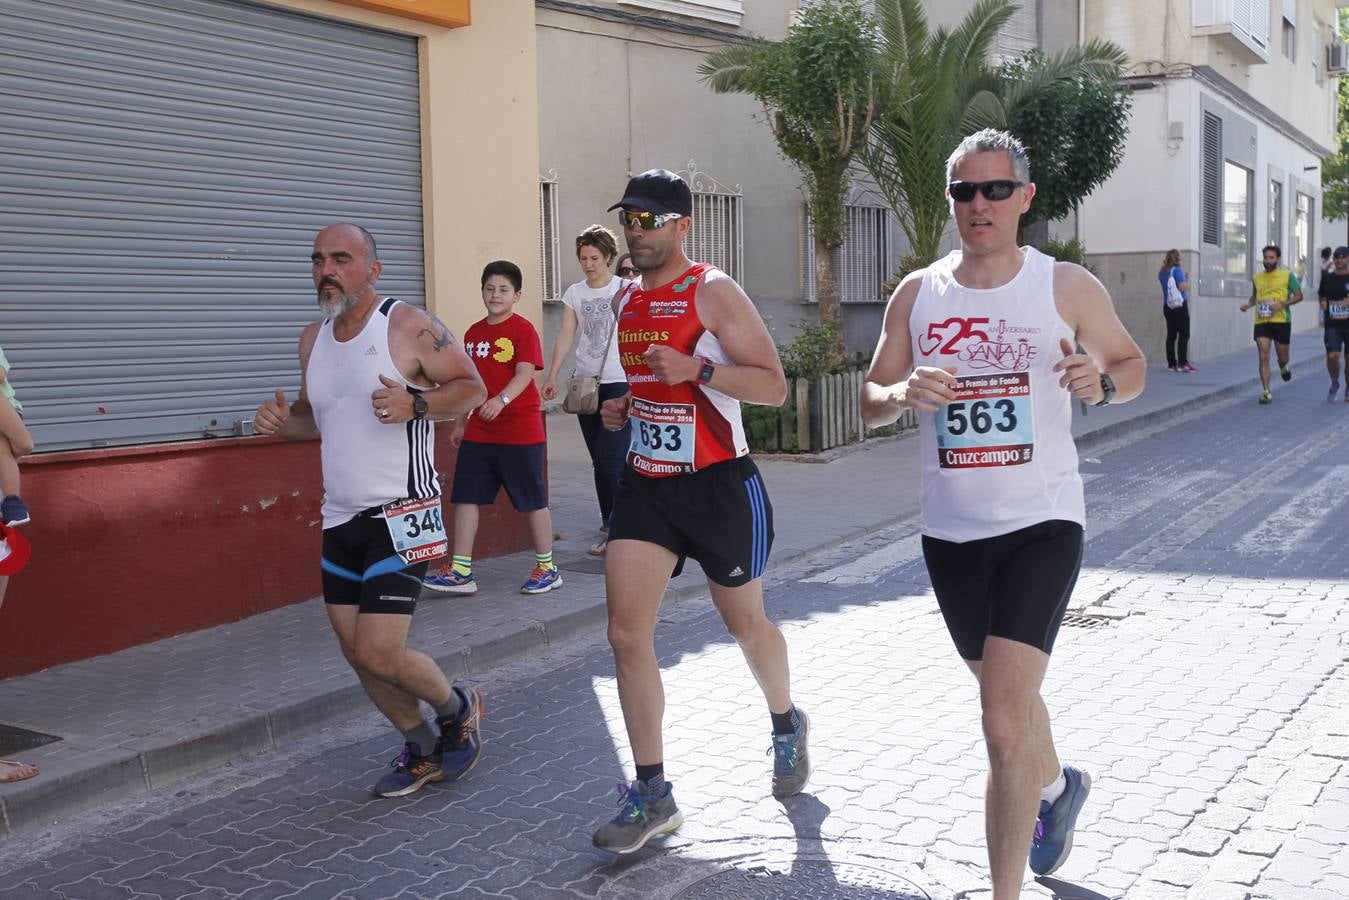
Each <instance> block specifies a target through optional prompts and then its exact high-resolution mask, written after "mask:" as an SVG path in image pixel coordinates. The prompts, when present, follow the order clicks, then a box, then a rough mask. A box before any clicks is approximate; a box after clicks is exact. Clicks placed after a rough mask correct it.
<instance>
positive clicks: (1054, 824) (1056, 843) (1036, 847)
mask: <svg viewBox="0 0 1349 900" xmlns="http://www.w3.org/2000/svg"><path fill="white" fill-rule="evenodd" d="M1063 777H1064V779H1065V780H1066V781H1067V782H1068V784H1067V786H1066V787H1065V788H1064V789H1063V793H1062V794H1060V795H1059V799H1057V800H1055V801H1054V804H1053V805H1052V806H1051V805H1050V804H1048V803H1046V802H1045V801H1043V800H1041V801H1040V817H1039V818H1038V819H1036V820H1035V837H1034V838H1032V839H1031V844H1030V870H1031V871H1032V872H1034V873H1035V874H1036V875H1048V874H1050V873H1051V872H1054V871H1055V870H1057V869H1058V867H1059V866H1061V865H1063V863H1064V861H1065V860H1066V859H1067V858H1068V851H1070V850H1072V849H1073V826H1074V825H1076V824H1077V814H1078V813H1080V812H1081V811H1082V804H1083V803H1086V802H1087V794H1088V793H1089V792H1090V791H1091V776H1090V775H1088V774H1087V773H1086V772H1083V771H1082V770H1081V769H1075V768H1073V767H1072V766H1064V767H1063Z"/></svg>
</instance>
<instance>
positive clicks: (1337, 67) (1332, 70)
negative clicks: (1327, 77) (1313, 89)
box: [1326, 41, 1349, 75]
mask: <svg viewBox="0 0 1349 900" xmlns="http://www.w3.org/2000/svg"><path fill="white" fill-rule="evenodd" d="M1326 72H1327V73H1329V74H1331V75H1344V74H1349V45H1346V44H1344V43H1342V42H1340V41H1331V42H1330V45H1329V46H1328V47H1326Z"/></svg>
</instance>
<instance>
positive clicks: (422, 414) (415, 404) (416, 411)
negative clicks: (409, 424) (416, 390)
mask: <svg viewBox="0 0 1349 900" xmlns="http://www.w3.org/2000/svg"><path fill="white" fill-rule="evenodd" d="M424 418H426V398H425V397H423V396H422V395H421V394H413V395H412V419H413V421H414V422H420V421H421V420H422V419H424Z"/></svg>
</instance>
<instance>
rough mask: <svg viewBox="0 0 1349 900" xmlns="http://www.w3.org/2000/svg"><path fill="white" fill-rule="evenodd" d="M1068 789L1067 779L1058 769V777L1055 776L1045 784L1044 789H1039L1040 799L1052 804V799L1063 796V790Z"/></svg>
mask: <svg viewBox="0 0 1349 900" xmlns="http://www.w3.org/2000/svg"><path fill="white" fill-rule="evenodd" d="M1067 789H1068V779H1067V778H1065V777H1064V775H1063V770H1062V769H1060V770H1059V777H1058V778H1055V779H1054V780H1053V781H1051V782H1050V783H1049V784H1047V785H1045V787H1044V790H1042V791H1040V799H1041V800H1043V801H1044V802H1046V803H1048V804H1049V805H1050V806H1053V805H1054V801H1056V800H1058V799H1059V798H1060V797H1062V796H1063V792H1064V791H1065V790H1067Z"/></svg>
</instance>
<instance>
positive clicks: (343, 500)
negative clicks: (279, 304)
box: [305, 298, 440, 528]
mask: <svg viewBox="0 0 1349 900" xmlns="http://www.w3.org/2000/svg"><path fill="white" fill-rule="evenodd" d="M399 302H400V301H398V300H394V299H393V298H388V299H386V300H384V301H383V302H382V303H380V305H379V307H378V308H377V309H376V310H375V312H374V314H372V315H371V316H370V318H369V319H367V320H366V323H365V327H364V328H362V329H361V332H360V333H359V334H357V335H356V336H355V337H354V338H350V339H349V340H346V341H341V342H339V341H337V340H336V339H335V338H334V337H333V320H332V319H324V320H323V323H322V324H321V325H320V326H319V332H318V336H317V337H316V338H315V339H314V347H313V349H312V350H311V351H310V353H309V363H308V364H307V365H306V366H305V387H306V389H307V391H308V397H309V404H310V406H311V407H313V410H314V424H315V425H316V426H317V427H318V430H319V432H320V433H321V434H322V435H323V441H322V443H321V445H320V455H321V457H322V460H323V527H324V528H332V527H334V526H336V525H341V524H342V523H343V522H347V521H350V520H351V519H352V517H354V516H356V515H357V514H358V513H361V512H364V511H365V510H368V509H371V508H372V507H376V506H383V505H384V504H386V503H388V502H390V501H392V500H403V499H406V498H409V497H416V498H425V497H435V496H437V495H439V494H440V482H439V480H438V479H437V477H436V465H435V461H434V460H433V459H432V457H431V437H432V430H431V429H432V428H433V425H432V423H431V422H430V421H429V420H428V419H426V418H421V419H414V420H412V421H410V422H407V423H406V424H405V425H404V426H403V427H402V428H391V427H389V426H388V425H385V424H383V423H382V422H381V421H380V419H379V418H376V417H375V416H372V415H371V414H370V386H371V385H375V384H380V383H381V382H380V376H381V375H383V376H385V377H386V378H391V379H392V380H394V381H397V382H398V383H400V384H402V385H405V386H407V387H409V388H411V389H413V390H412V391H411V392H412V393H414V394H415V395H418V396H420V395H421V394H422V393H423V392H425V391H426V390H428V389H429V388H431V387H434V385H424V384H423V385H412V384H410V383H409V382H408V380H407V379H406V378H404V377H403V375H402V373H401V372H400V371H399V370H398V366H396V365H395V364H394V361H393V357H392V356H390V355H389V319H390V318H391V317H392V315H393V312H394V309H395V308H396V307H397V305H398V304H399Z"/></svg>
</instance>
